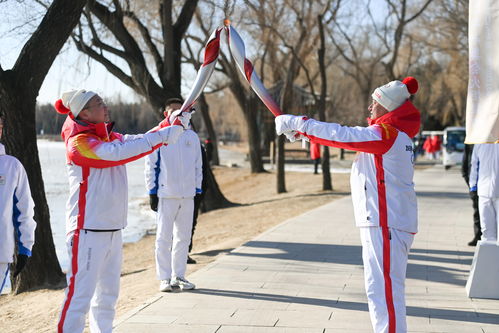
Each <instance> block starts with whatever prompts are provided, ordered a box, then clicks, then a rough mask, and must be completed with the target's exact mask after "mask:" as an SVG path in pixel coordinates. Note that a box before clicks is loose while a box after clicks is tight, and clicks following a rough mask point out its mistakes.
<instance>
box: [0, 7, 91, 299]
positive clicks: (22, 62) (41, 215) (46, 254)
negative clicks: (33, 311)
mask: <svg viewBox="0 0 499 333" xmlns="http://www.w3.org/2000/svg"><path fill="white" fill-rule="evenodd" d="M85 3H86V0H74V1H65V0H55V1H53V2H52V4H51V5H50V7H49V8H48V10H47V12H46V14H45V16H44V17H43V19H42V21H41V22H40V25H39V26H38V28H37V29H36V31H35V32H34V33H33V34H32V35H31V37H30V38H29V40H28V41H27V42H26V44H25V45H24V47H23V49H22V50H21V53H20V54H19V57H18V58H17V61H16V63H15V65H14V66H13V67H12V69H9V70H4V69H3V68H2V67H1V66H0V97H1V98H0V112H1V113H3V114H4V115H5V143H6V146H7V150H8V152H9V153H10V154H12V155H14V156H16V157H17V158H18V159H19V160H20V161H21V163H22V164H23V165H24V167H25V168H26V171H27V174H28V179H29V184H30V188H31V194H32V196H33V200H34V202H35V220H36V222H37V228H36V234H35V240H36V241H35V245H34V247H33V251H32V252H33V256H32V258H31V259H30V261H29V263H28V265H27V267H26V269H25V270H24V271H23V272H22V273H21V274H20V275H19V276H18V277H17V278H16V279H14V280H13V281H12V285H13V291H14V292H15V293H20V292H23V291H26V290H29V289H32V288H36V287H46V286H62V285H64V283H65V278H64V274H63V273H62V271H61V267H60V265H59V261H58V260H57V255H56V253H55V248H54V242H53V239H52V230H51V227H50V214H49V209H48V206H47V199H46V197H45V189H44V184H43V179H42V173H41V168H40V160H39V158H38V148H37V145H36V129H35V106H36V97H37V96H38V92H39V90H40V87H41V85H42V83H43V80H44V79H45V76H46V75H47V72H48V71H49V69H50V67H51V66H52V63H53V62H54V59H55V58H56V56H57V54H58V53H59V51H60V50H61V48H62V46H63V45H64V43H65V42H66V40H67V39H68V37H69V35H70V33H71V31H72V30H73V28H74V27H75V26H76V24H77V23H78V20H79V18H80V15H81V12H82V10H83V7H84V6H85ZM47 41H50V42H47Z"/></svg>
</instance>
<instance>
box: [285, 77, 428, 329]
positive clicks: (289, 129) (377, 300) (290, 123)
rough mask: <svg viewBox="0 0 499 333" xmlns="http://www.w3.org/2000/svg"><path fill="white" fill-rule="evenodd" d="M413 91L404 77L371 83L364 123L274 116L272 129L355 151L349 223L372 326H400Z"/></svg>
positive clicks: (409, 223)
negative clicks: (357, 240)
mask: <svg viewBox="0 0 499 333" xmlns="http://www.w3.org/2000/svg"><path fill="white" fill-rule="evenodd" d="M417 89H418V83H417V81H416V79H414V78H412V77H409V78H406V79H404V80H403V81H402V82H401V81H392V82H390V83H388V84H386V85H384V86H382V87H379V88H377V89H376V90H375V91H374V93H373V94H372V98H373V102H372V104H371V106H370V107H369V111H370V118H369V119H368V121H369V126H368V127H360V126H359V127H347V126H341V125H339V124H335V123H325V122H319V121H316V120H313V119H308V118H306V117H303V116H291V115H282V116H278V117H277V118H276V131H277V133H278V134H285V135H286V136H287V137H288V138H293V137H295V135H297V133H298V135H299V133H302V134H305V135H306V136H307V137H309V138H310V139H311V140H312V141H315V142H317V143H320V144H323V145H328V146H333V147H339V148H345V149H349V150H355V151H357V152H359V153H357V156H356V158H355V161H354V163H353V165H352V173H351V178H350V183H351V190H352V200H353V204H354V212H355V221H356V224H357V226H358V227H360V236H361V241H362V259H363V261H364V278H365V287H366V293H367V300H368V305H369V313H370V316H371V322H372V325H373V329H374V331H375V332H376V333H379V332H389V333H395V332H407V325H406V307H405V276H406V268H407V259H408V254H409V249H410V247H411V245H412V241H413V238H414V234H415V233H416V232H417V226H418V221H417V202H416V193H415V191H414V183H413V174H414V164H413V161H414V153H413V144H412V140H411V138H413V137H414V136H415V135H416V134H417V133H418V131H419V127H420V122H421V120H420V114H419V111H418V110H417V109H416V108H415V107H414V105H413V104H412V102H411V101H410V100H409V97H410V96H411V95H412V94H415V93H416V91H417Z"/></svg>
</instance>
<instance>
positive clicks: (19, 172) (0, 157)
mask: <svg viewBox="0 0 499 333" xmlns="http://www.w3.org/2000/svg"><path fill="white" fill-rule="evenodd" d="M2 134H3V118H2V116H1V115H0V139H1V138H2ZM33 216H34V204H33V199H32V198H31V191H30V189H29V183H28V176H27V175H26V171H25V170H24V167H23V165H22V164H21V162H19V160H18V159H17V158H15V157H14V156H10V155H6V154H5V147H4V145H2V144H1V143H0V294H1V293H2V290H3V288H4V286H5V281H6V279H7V276H8V272H9V264H11V263H12V262H13V260H14V248H15V244H16V243H17V249H18V253H17V258H16V267H15V269H14V271H13V275H14V277H16V276H17V275H18V274H19V273H20V272H21V271H22V269H23V268H24V266H25V265H26V263H27V261H28V258H29V257H31V250H32V248H33V244H34V242H35V229H36V222H35V221H34V220H33Z"/></svg>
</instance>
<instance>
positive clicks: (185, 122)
mask: <svg viewBox="0 0 499 333" xmlns="http://www.w3.org/2000/svg"><path fill="white" fill-rule="evenodd" d="M193 113H194V111H192V112H187V111H184V112H182V110H180V109H178V110H175V111H173V112H172V114H171V115H170V118H168V121H169V122H170V124H173V122H174V121H175V119H176V118H178V120H180V123H181V124H182V126H183V127H184V128H185V129H187V128H189V123H190V121H191V117H192V114H193Z"/></svg>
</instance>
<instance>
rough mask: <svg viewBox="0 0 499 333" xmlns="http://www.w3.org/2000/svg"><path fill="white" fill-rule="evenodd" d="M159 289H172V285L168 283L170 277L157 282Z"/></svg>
mask: <svg viewBox="0 0 499 333" xmlns="http://www.w3.org/2000/svg"><path fill="white" fill-rule="evenodd" d="M159 291H163V292H165V291H172V285H171V284H170V279H166V280H161V282H160V283H159Z"/></svg>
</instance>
